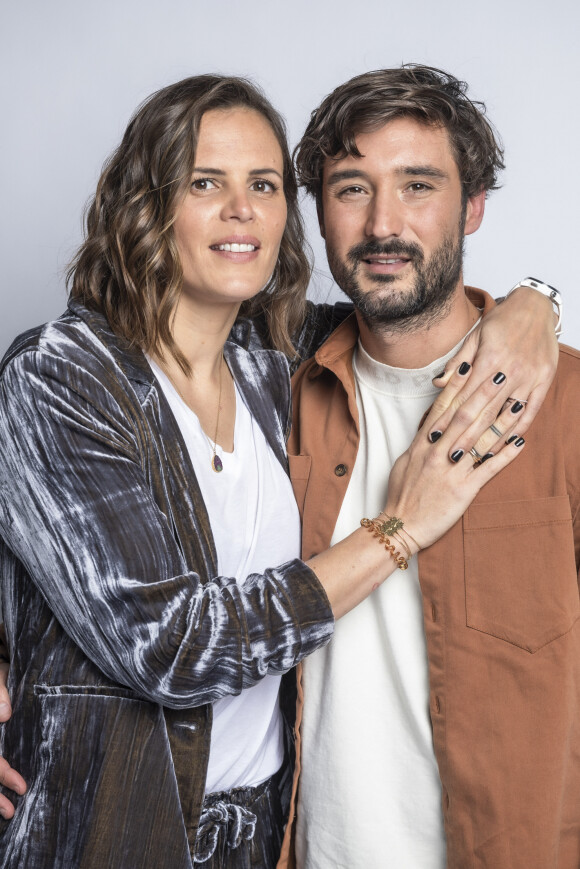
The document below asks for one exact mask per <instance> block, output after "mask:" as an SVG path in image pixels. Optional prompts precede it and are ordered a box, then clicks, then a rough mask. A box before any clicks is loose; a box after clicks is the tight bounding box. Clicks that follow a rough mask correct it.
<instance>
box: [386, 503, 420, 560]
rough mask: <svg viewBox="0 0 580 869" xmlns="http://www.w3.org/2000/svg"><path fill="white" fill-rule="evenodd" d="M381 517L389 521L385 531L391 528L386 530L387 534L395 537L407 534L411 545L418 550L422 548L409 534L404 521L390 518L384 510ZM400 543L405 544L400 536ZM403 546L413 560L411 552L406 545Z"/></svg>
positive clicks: (395, 517)
mask: <svg viewBox="0 0 580 869" xmlns="http://www.w3.org/2000/svg"><path fill="white" fill-rule="evenodd" d="M379 516H384V517H385V519H386V520H387V522H385V523H384V528H385V529H386V528H387V525H388V526H389V527H388V530H385V533H386V534H392V535H393V536H396V535H397V534H398V535H400V534H405V535H406V536H407V537H408V538H409V540H410V541H411V543H414V544H415V546H416V547H417V550H419V549H421V548H422V547H421V546H419V544H418V543H417V541H416V540H415V538H414V537H412V536H411V534H409V532H408V531H407V529H406V528H405V523H404V522H403V520H402V519H398V518H397V516H389V515H388V514H387V513H385V511H384V510H381V512H380V513H379ZM399 542H401V543H402V542H403V541H402V539H401V538H400V536H399ZM403 546H404V547H405V549H406V550H407V552H408V553H409V558H411V550H410V549H409V547H408V546H407V545H406V544H404V543H403Z"/></svg>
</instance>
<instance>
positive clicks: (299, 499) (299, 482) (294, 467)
mask: <svg viewBox="0 0 580 869" xmlns="http://www.w3.org/2000/svg"><path fill="white" fill-rule="evenodd" d="M288 463H289V467H290V479H291V480H292V488H293V489H294V497H295V498H296V503H297V504H298V510H299V511H300V518H301V519H302V515H303V513H304V501H305V500H306V489H307V488H308V480H309V478H310V466H311V464H312V458H311V457H310V456H292V455H290V453H289V454H288Z"/></svg>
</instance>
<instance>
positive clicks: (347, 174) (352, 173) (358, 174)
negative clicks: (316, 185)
mask: <svg viewBox="0 0 580 869" xmlns="http://www.w3.org/2000/svg"><path fill="white" fill-rule="evenodd" d="M353 178H362V179H367V178H368V175H367V174H366V172H362V171H361V170H360V169H337V170H336V172H331V173H330V175H329V176H328V178H327V179H326V184H327V186H328V187H333V186H334V185H335V184H341V183H342V182H343V181H352V179H353Z"/></svg>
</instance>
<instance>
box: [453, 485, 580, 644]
mask: <svg viewBox="0 0 580 869" xmlns="http://www.w3.org/2000/svg"><path fill="white" fill-rule="evenodd" d="M464 530H465V603H466V617H467V625H468V627H470V628H473V629H474V630H477V631H482V632H483V633H486V634H490V635H491V636H493V637H497V638H498V639H500V640H505V641H506V642H508V643H512V644H513V645H515V646H519V647H521V648H522V649H525V650H526V651H528V652H532V653H533V652H537V651H538V649H541V648H542V647H543V646H545V645H546V644H547V643H550V642H552V640H555V639H556V638H557V637H560V636H562V635H563V634H565V633H567V632H568V631H569V630H570V628H571V627H572V626H573V625H574V623H575V622H576V621H577V620H578V618H579V617H580V598H579V593H578V574H577V569H576V563H575V556H574V537H573V529H572V518H571V515H570V502H569V500H568V497H567V496H566V495H564V496H558V497H554V498H541V499H538V500H534V501H505V502H498V503H494V504H474V505H472V506H471V507H470V508H469V510H468V511H467V513H466V515H465V517H464Z"/></svg>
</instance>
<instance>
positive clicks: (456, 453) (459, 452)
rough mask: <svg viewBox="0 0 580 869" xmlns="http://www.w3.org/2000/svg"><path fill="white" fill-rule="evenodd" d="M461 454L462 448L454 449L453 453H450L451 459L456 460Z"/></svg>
mask: <svg viewBox="0 0 580 869" xmlns="http://www.w3.org/2000/svg"><path fill="white" fill-rule="evenodd" d="M462 455H463V450H455V452H454V453H451V461H452V462H458V461H459V459H460V458H461V456H462Z"/></svg>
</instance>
